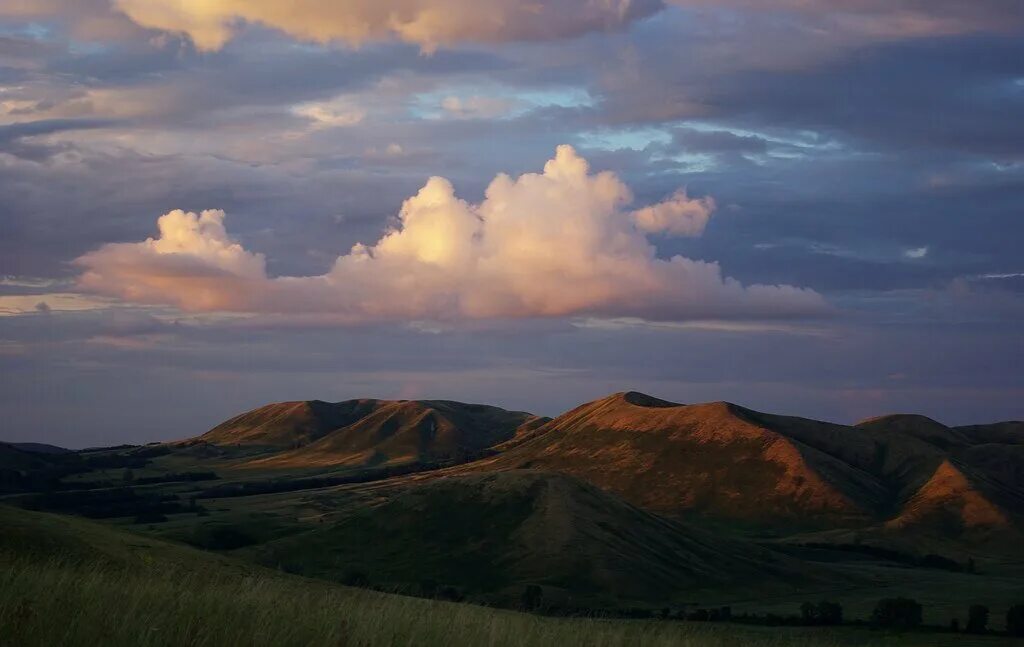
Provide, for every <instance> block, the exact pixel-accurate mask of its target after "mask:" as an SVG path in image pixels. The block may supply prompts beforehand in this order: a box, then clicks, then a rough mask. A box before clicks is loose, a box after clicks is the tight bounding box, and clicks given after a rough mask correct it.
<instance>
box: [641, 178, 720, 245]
mask: <svg viewBox="0 0 1024 647" xmlns="http://www.w3.org/2000/svg"><path fill="white" fill-rule="evenodd" d="M714 210H715V199H714V198H712V197H711V196H707V197H704V198H691V197H689V196H687V195H686V190H685V189H680V190H678V191H676V193H675V194H674V195H673V196H672V197H671V198H669V199H668V200H666V201H664V202H659V203H658V204H652V205H650V206H647V207H644V208H642V209H637V210H636V211H634V212H633V213H632V216H633V220H634V222H635V223H636V226H637V228H638V229H640V231H644V232H647V233H649V234H656V233H666V234H672V235H675V236H700V235H701V234H703V233H704V228H705V227H706V226H707V224H708V220H710V219H711V214H712V212H714Z"/></svg>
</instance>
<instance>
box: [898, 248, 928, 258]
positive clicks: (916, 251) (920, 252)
mask: <svg viewBox="0 0 1024 647" xmlns="http://www.w3.org/2000/svg"><path fill="white" fill-rule="evenodd" d="M927 255H928V248H927V247H915V248H913V249H906V250H903V256H905V257H906V258H910V259H914V260H916V259H919V258H924V257H925V256H927Z"/></svg>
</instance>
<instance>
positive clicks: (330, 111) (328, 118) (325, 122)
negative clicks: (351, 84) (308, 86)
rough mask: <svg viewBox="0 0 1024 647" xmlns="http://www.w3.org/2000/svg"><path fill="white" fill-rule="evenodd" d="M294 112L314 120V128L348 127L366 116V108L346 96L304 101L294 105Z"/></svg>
mask: <svg viewBox="0 0 1024 647" xmlns="http://www.w3.org/2000/svg"><path fill="white" fill-rule="evenodd" d="M292 112H293V113H294V114H295V115H297V116H299V117H304V118H306V119H308V120H309V121H310V122H312V127H313V128H314V129H321V128H346V127H348V126H355V125H358V124H360V123H362V121H363V119H365V118H366V109H365V108H362V107H360V106H357V105H353V104H352V102H351V101H349V100H348V99H347V98H346V97H336V98H334V99H331V100H330V101H310V102H308V103H302V104H299V105H297V106H295V107H293V108H292Z"/></svg>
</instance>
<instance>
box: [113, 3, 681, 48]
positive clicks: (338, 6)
mask: <svg viewBox="0 0 1024 647" xmlns="http://www.w3.org/2000/svg"><path fill="white" fill-rule="evenodd" d="M114 5H115V6H116V7H117V8H118V9H120V10H121V11H123V12H124V13H125V14H126V15H127V16H128V17H129V18H131V19H132V20H133V21H135V22H136V23H137V24H139V25H141V26H143V27H148V28H152V29H160V30H163V31H168V32H173V33H180V34H184V35H187V36H188V37H189V38H190V39H191V40H192V42H193V43H195V45H196V47H197V48H199V49H202V50H217V49H220V48H221V47H223V46H224V44H225V43H226V42H227V41H228V40H230V39H231V37H232V36H233V35H234V33H235V31H236V30H237V28H238V26H239V24H240V23H243V22H250V23H259V24H262V25H266V26H268V27H273V28H275V29H279V30H281V31H283V32H285V33H287V34H289V35H290V36H292V37H294V38H299V39H302V40H308V41H313V42H318V43H327V42H333V41H339V42H344V43H348V44H351V45H360V44H362V43H365V42H368V41H372V40H380V39H386V38H397V39H400V40H403V41H406V42H410V43H416V44H417V45H420V46H421V47H422V48H423V49H424V50H426V51H431V50H433V49H435V48H436V47H438V46H440V45H447V44H453V43H458V42H464V41H472V42H505V41H514V40H552V39H557V38H565V37H571V36H577V35H580V34H583V33H587V32H591V31H600V30H609V29H616V28H619V27H622V26H624V25H628V24H629V23H630V22H632V21H633V20H636V19H638V18H642V17H644V16H647V15H650V14H652V13H654V12H656V11H658V10H659V9H661V7H662V3H661V1H660V0H559V2H520V1H519V0H474V1H473V2H464V1H463V0H346V1H345V2H327V1H325V0H292V1H291V2H281V1H280V0H176V1H175V2H167V0H114Z"/></svg>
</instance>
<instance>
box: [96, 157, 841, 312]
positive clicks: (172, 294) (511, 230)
mask: <svg viewBox="0 0 1024 647" xmlns="http://www.w3.org/2000/svg"><path fill="white" fill-rule="evenodd" d="M631 201H632V192H631V191H630V189H629V188H628V187H627V186H626V185H625V184H624V183H623V182H622V181H621V180H620V179H619V178H618V177H617V176H616V175H615V174H614V173H610V172H602V173H596V174H592V173H590V170H589V167H588V164H587V162H586V161H585V160H584V159H583V158H581V157H580V156H579V155H577V153H576V151H574V150H573V149H572V148H571V147H570V146H560V147H559V148H558V151H557V153H556V155H555V157H554V159H552V160H550V161H548V162H547V164H546V165H545V166H544V171H543V173H526V174H524V175H521V176H520V177H518V178H514V179H513V178H512V177H509V176H508V175H505V174H501V175H498V176H497V177H496V178H494V180H493V181H492V182H491V184H490V186H489V187H488V188H487V191H486V196H485V198H484V200H483V201H482V202H481V203H479V204H470V203H468V202H466V201H464V200H461V199H459V198H458V197H457V196H456V195H455V190H454V188H453V186H452V184H451V183H450V182H449V181H448V180H446V179H444V178H440V177H433V178H431V179H430V180H429V181H428V182H427V183H426V184H425V185H424V186H423V188H422V189H420V191H419V192H418V193H417V194H416V195H415V196H413V197H411V198H409V199H408V200H406V201H405V203H404V204H403V205H402V209H401V212H400V213H399V217H398V222H397V224H396V225H395V227H394V228H392V229H391V230H389V231H388V232H386V233H385V234H384V236H383V237H382V238H381V239H380V240H378V241H377V243H376V244H374V245H372V246H367V245H364V244H357V245H355V246H354V247H353V248H352V250H351V251H350V252H349V253H348V254H345V255H343V256H340V257H338V258H337V260H336V261H335V262H334V265H333V267H332V268H331V269H330V271H328V272H327V273H326V274H324V275H321V276H305V277H287V276H285V277H276V278H272V277H269V276H268V275H267V273H266V263H265V259H264V257H263V256H262V255H261V254H256V253H253V252H250V251H247V250H246V249H244V248H243V247H242V246H241V245H240V244H239V243H238V242H236V241H235V240H233V239H232V238H231V237H230V236H229V235H228V233H227V231H226V230H225V228H224V212H222V211H218V210H210V211H204V212H202V213H200V214H195V213H185V212H183V211H172V212H170V213H168V214H166V215H164V216H161V218H160V219H159V221H158V226H159V231H160V236H159V237H158V238H150V239H148V240H146V241H143V242H141V243H116V244H108V245H104V246H103V247H101V248H99V249H97V250H95V251H93V252H90V253H88V254H86V255H84V256H82V257H80V258H79V259H77V261H76V263H77V264H78V265H79V266H81V267H82V268H84V272H83V274H82V275H81V277H80V279H79V284H80V286H81V288H83V289H85V290H88V291H93V292H96V293H100V294H105V295H111V296H116V297H120V298H121V299H125V300H127V301H132V302H140V303H159V304H170V305H175V306H178V307H180V308H182V309H185V310H190V311H235V312H256V313H275V314H282V313H292V314H299V315H309V314H311V313H320V314H324V315H331V316H334V317H336V318H337V320H338V321H339V322H345V323H362V322H367V321H384V320H438V321H443V320H458V319H491V318H521V317H559V316H570V315H599V316H621V317H641V318H646V319H652V320H694V319H708V318H717V319H723V318H725V319H728V318H739V319H748V318H753V319H758V318H776V317H799V316H808V315H817V314H821V313H822V312H823V311H825V310H826V306H825V303H824V301H823V299H822V298H821V296H820V295H818V294H817V293H815V292H813V291H811V290H804V289H800V288H796V287H792V286H787V285H751V286H747V287H744V286H743V285H741V284H740V283H739V282H738V281H735V280H733V279H730V278H724V277H723V276H722V273H721V269H720V268H719V266H718V264H716V263H708V262H703V261H695V260H690V259H687V258H683V257H681V256H674V257H672V258H670V259H667V260H665V259H660V258H657V257H656V255H655V250H654V247H653V246H652V245H650V244H649V243H648V241H647V239H646V238H645V237H644V233H643V231H641V230H640V229H638V228H637V227H636V226H634V223H633V220H634V218H633V217H631V215H632V214H630V213H629V212H627V211H625V210H624V208H625V207H626V206H627V205H628V204H629V203H630V202H631ZM710 205H711V202H710V200H709V199H704V200H691V199H689V198H687V197H686V196H685V193H677V194H676V196H674V197H673V198H672V199H671V200H670V201H669V202H667V203H663V204H661V205H655V206H654V207H648V208H647V209H641V210H639V211H638V212H634V213H641V214H651V215H649V216H648V215H645V216H643V217H642V218H641V219H640V221H641V222H645V223H648V222H649V223H650V224H649V225H645V226H646V227H647V228H648V229H650V228H656V229H657V230H659V231H660V230H665V231H672V232H675V233H679V232H682V233H687V234H689V235H694V234H696V233H699V231H698V230H699V229H700V228H701V227H702V226H703V225H702V223H700V220H701V218H703V217H704V216H703V215H697V214H698V213H699V214H710ZM698 223H700V224H698Z"/></svg>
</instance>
